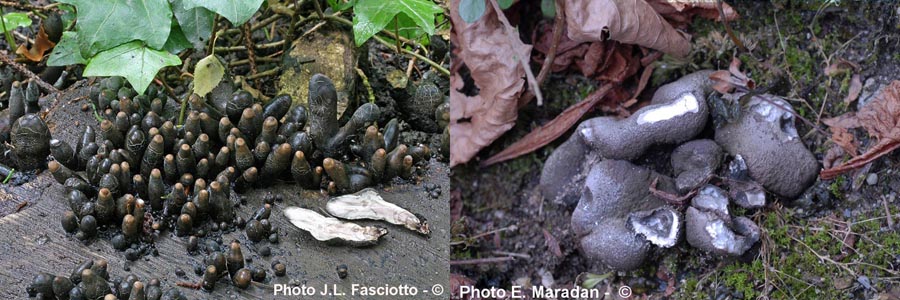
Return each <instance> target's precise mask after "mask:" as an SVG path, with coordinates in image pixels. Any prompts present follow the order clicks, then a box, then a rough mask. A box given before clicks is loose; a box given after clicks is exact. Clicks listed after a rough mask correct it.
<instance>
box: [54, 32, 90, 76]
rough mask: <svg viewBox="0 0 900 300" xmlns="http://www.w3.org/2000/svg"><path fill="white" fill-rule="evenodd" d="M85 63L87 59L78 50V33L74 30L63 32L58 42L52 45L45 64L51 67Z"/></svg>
mask: <svg viewBox="0 0 900 300" xmlns="http://www.w3.org/2000/svg"><path fill="white" fill-rule="evenodd" d="M86 63H87V59H84V57H82V56H81V51H78V33H77V32H74V31H66V32H63V34H62V37H61V38H60V39H59V43H56V47H53V52H51V53H50V58H47V65H48V66H51V67H54V66H68V65H74V64H86Z"/></svg>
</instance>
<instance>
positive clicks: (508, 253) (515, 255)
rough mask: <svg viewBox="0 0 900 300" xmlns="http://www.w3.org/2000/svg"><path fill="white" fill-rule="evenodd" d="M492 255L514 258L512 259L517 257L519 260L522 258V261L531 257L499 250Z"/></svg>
mask: <svg viewBox="0 0 900 300" xmlns="http://www.w3.org/2000/svg"><path fill="white" fill-rule="evenodd" d="M493 253H494V254H496V255H505V256H514V257H519V258H524V259H529V258H531V255H528V254H524V253H515V252H507V251H500V250H496V251H494V252H493Z"/></svg>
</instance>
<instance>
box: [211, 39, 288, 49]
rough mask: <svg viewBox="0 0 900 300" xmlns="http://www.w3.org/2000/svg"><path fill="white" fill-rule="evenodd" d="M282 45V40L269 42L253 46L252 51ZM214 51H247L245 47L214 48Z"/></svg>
mask: <svg viewBox="0 0 900 300" xmlns="http://www.w3.org/2000/svg"><path fill="white" fill-rule="evenodd" d="M283 45H284V40H280V41H277V42H271V43H267V44H258V45H253V49H257V50H260V49H268V48H275V47H281V46H283ZM215 49H216V52H234V51H247V46H231V47H215Z"/></svg>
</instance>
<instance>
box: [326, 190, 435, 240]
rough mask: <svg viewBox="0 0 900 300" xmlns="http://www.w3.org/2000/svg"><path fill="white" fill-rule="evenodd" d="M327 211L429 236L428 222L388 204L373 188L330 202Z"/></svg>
mask: <svg viewBox="0 0 900 300" xmlns="http://www.w3.org/2000/svg"><path fill="white" fill-rule="evenodd" d="M325 210H326V211H328V213H329V214H331V215H332V216H335V217H338V218H341V219H348V220H364V219H368V220H381V221H385V222H388V223H391V224H396V225H402V226H404V227H406V228H407V229H409V230H413V231H415V232H418V233H421V234H425V235H427V234H429V233H431V230H430V229H429V228H428V221H426V220H425V218H423V217H422V216H419V215H416V214H413V213H411V212H409V211H408V210H406V209H403V208H402V207H400V206H397V205H396V204H393V203H390V202H387V201H385V200H384V198H382V197H381V195H378V192H376V191H375V190H374V189H372V188H366V189H364V190H362V191H359V192H357V193H355V194H351V195H343V196H339V197H335V198H332V199H331V200H328V203H326V204H325Z"/></svg>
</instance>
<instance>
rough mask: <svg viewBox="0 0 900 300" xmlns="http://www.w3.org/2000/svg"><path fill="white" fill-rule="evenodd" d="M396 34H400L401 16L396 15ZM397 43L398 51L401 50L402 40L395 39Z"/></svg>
mask: <svg viewBox="0 0 900 300" xmlns="http://www.w3.org/2000/svg"><path fill="white" fill-rule="evenodd" d="M394 35H396V36H400V18H399V15H394ZM394 41H395V42H396V43H397V52H400V40H394Z"/></svg>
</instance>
